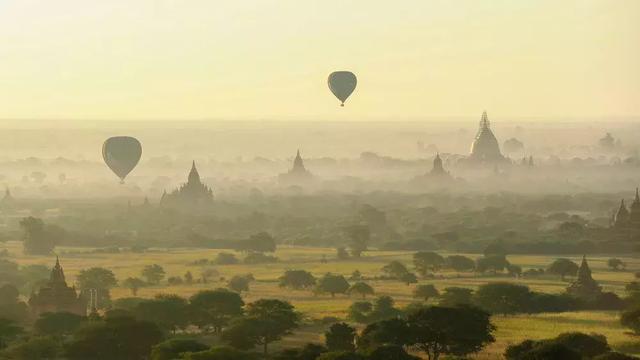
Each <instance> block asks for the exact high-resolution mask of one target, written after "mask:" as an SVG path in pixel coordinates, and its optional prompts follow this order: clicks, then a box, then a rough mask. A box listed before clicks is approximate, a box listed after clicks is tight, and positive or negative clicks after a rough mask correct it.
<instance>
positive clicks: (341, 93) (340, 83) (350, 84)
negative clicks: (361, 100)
mask: <svg viewBox="0 0 640 360" xmlns="http://www.w3.org/2000/svg"><path fill="white" fill-rule="evenodd" d="M328 82H329V89H330V90H331V92H332V93H333V95H335V96H336V97H337V98H338V99H339V100H340V101H341V102H342V104H340V105H341V106H344V102H345V101H347V98H348V97H349V95H351V93H352V92H353V90H355V88H356V84H357V83H358V79H356V76H355V75H354V74H353V73H352V72H351V71H336V72H332V73H331V74H330V75H329V81H328Z"/></svg>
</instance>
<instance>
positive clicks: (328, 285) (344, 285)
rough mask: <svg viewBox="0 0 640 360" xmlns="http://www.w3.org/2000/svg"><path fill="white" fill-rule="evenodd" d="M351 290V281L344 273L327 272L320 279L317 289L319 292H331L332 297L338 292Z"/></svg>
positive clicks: (342, 292)
mask: <svg viewBox="0 0 640 360" xmlns="http://www.w3.org/2000/svg"><path fill="white" fill-rule="evenodd" d="M347 290H349V283H348V282H347V279H345V278H344V276H342V275H333V274H331V273H326V274H325V275H324V276H323V277H322V278H320V280H319V281H318V285H317V286H316V291H317V292H319V293H330V294H331V297H335V296H336V294H344V293H346V292H347Z"/></svg>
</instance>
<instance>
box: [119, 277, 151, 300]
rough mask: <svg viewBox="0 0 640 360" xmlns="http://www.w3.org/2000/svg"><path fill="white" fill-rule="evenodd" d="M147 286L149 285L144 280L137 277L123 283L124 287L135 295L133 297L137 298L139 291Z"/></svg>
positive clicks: (129, 278)
mask: <svg viewBox="0 0 640 360" xmlns="http://www.w3.org/2000/svg"><path fill="white" fill-rule="evenodd" d="M146 285H147V283H146V282H144V280H142V279H140V278H137V277H128V278H126V279H124V280H123V281H122V286H124V287H126V288H127V289H129V290H131V294H133V296H137V295H138V290H139V289H140V288H141V287H144V286H146Z"/></svg>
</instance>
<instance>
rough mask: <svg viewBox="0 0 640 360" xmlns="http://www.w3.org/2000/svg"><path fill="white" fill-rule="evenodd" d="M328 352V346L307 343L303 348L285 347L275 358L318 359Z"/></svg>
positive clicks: (278, 359)
mask: <svg viewBox="0 0 640 360" xmlns="http://www.w3.org/2000/svg"><path fill="white" fill-rule="evenodd" d="M326 352H327V348H326V347H324V346H322V345H318V344H312V343H309V344H306V345H305V346H304V347H302V348H295V349H285V350H282V351H281V352H280V353H278V354H277V355H275V356H273V358H272V359H273V360H316V359H317V358H318V357H319V356H320V355H322V354H324V353H326Z"/></svg>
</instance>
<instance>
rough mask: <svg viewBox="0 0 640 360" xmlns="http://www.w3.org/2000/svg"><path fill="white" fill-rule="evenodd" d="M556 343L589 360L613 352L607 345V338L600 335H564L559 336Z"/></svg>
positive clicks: (572, 333)
mask: <svg viewBox="0 0 640 360" xmlns="http://www.w3.org/2000/svg"><path fill="white" fill-rule="evenodd" d="M554 341H555V342H557V343H560V344H562V345H564V346H566V347H568V348H569V349H571V350H574V351H576V352H578V353H580V355H582V356H583V357H584V358H587V359H591V358H593V357H595V356H598V355H601V354H604V353H606V352H608V351H609V350H611V348H610V347H609V344H608V343H607V338H606V337H604V336H603V335H598V334H589V335H588V334H583V333H580V332H569V333H562V334H560V335H558V336H557V337H556V338H555V339H554Z"/></svg>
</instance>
